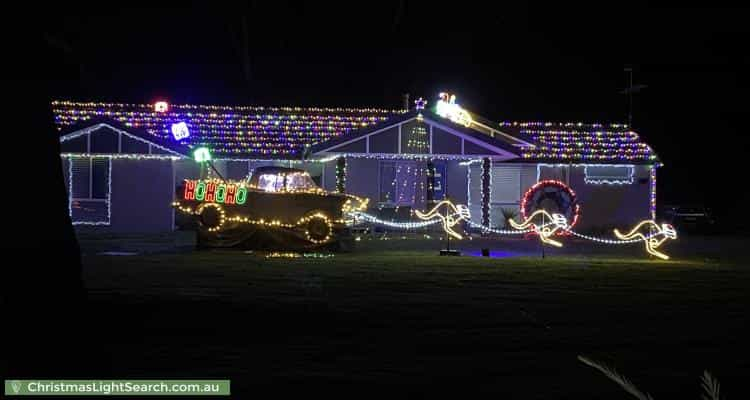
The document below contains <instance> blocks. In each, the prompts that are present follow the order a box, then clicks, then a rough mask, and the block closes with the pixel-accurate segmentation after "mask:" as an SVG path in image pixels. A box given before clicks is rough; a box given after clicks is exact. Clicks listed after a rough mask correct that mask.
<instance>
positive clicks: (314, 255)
mask: <svg viewBox="0 0 750 400" xmlns="http://www.w3.org/2000/svg"><path fill="white" fill-rule="evenodd" d="M333 257H334V254H332V253H295V252H290V251H287V252H281V251H274V252H271V253H268V254H266V258H333Z"/></svg>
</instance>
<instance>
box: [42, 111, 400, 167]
mask: <svg viewBox="0 0 750 400" xmlns="http://www.w3.org/2000/svg"><path fill="white" fill-rule="evenodd" d="M159 104H160V103H156V104H154V105H151V104H129V103H93V102H72V101H53V102H52V109H53V112H54V116H55V124H56V126H57V128H58V129H59V130H62V129H64V128H66V127H68V126H71V125H74V124H77V123H80V122H83V121H87V120H91V119H98V118H109V119H112V120H115V121H118V122H120V123H121V124H123V125H125V126H126V127H133V128H139V129H142V130H145V131H146V132H147V133H148V134H150V135H154V136H156V137H158V138H161V139H169V140H172V139H173V138H174V136H173V131H172V125H173V124H176V123H179V122H184V123H185V125H186V127H187V126H189V127H190V131H189V135H190V136H189V137H187V138H184V139H180V140H184V141H185V143H184V144H186V145H192V146H201V145H203V146H208V147H210V148H211V150H212V153H213V154H214V157H215V158H232V157H247V156H250V157H260V158H272V157H278V158H296V157H297V156H298V155H299V154H301V151H302V149H304V147H305V145H308V144H315V143H318V142H322V141H325V140H328V139H330V138H333V137H337V136H340V135H343V134H345V133H347V132H350V131H353V130H356V129H360V128H363V127H366V126H370V125H373V124H377V123H380V122H383V121H385V120H387V119H388V118H390V117H391V116H395V115H400V114H403V113H404V112H405V111H403V110H388V109H382V108H320V107H309V108H301V107H251V106H211V105H192V104H171V105H167V104H166V102H164V104H163V105H159Z"/></svg>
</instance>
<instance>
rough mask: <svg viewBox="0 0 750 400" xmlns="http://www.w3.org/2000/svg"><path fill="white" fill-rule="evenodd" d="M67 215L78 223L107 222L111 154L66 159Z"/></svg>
mask: <svg viewBox="0 0 750 400" xmlns="http://www.w3.org/2000/svg"><path fill="white" fill-rule="evenodd" d="M68 167H69V169H68V176H69V177H68V179H69V181H68V185H69V187H68V191H69V193H68V196H69V202H70V203H69V208H70V217H71V219H72V220H73V224H77V225H109V223H110V221H109V220H110V195H111V193H110V180H111V173H112V160H111V159H110V158H71V159H69V160H68Z"/></svg>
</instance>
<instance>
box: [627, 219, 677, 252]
mask: <svg viewBox="0 0 750 400" xmlns="http://www.w3.org/2000/svg"><path fill="white" fill-rule="evenodd" d="M614 232H615V236H617V238H618V239H621V240H629V239H633V238H636V237H637V238H639V239H640V240H641V241H643V243H645V245H646V251H647V252H648V253H649V254H651V255H653V256H656V257H659V258H661V259H662V260H669V256H668V255H666V254H664V253H662V252H660V251H658V250H657V249H658V248H659V246H661V245H662V244H663V243H664V242H666V241H667V240H669V239H672V240H674V239H677V231H676V230H675V229H674V227H673V226H672V225H670V224H661V225H659V224H657V223H656V222H655V221H654V220H644V221H641V222H640V223H638V225H636V226H635V227H634V228H633V229H631V230H630V232H628V233H625V234H622V233H620V231H618V230H617V228H615V230H614ZM644 232H646V233H644Z"/></svg>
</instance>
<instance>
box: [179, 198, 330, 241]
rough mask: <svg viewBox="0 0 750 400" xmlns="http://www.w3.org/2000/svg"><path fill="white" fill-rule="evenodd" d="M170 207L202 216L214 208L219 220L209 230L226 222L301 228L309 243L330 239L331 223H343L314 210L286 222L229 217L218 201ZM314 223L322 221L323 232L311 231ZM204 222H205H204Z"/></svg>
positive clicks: (220, 226)
mask: <svg viewBox="0 0 750 400" xmlns="http://www.w3.org/2000/svg"><path fill="white" fill-rule="evenodd" d="M172 207H174V208H175V209H177V210H179V211H180V212H182V213H185V214H188V215H195V216H198V217H201V218H202V213H203V211H204V210H205V209H206V208H208V207H211V208H214V209H216V210H217V212H218V213H219V221H218V224H217V225H215V226H207V225H206V227H207V229H208V231H209V232H217V231H219V230H221V229H222V228H223V227H224V226H225V225H226V224H227V223H228V222H232V223H235V224H250V225H258V226H263V227H267V228H288V229H301V231H302V234H303V235H304V237H305V239H306V240H307V241H309V242H311V243H314V244H324V243H328V242H329V241H331V239H332V238H333V224H334V223H343V220H337V221H334V220H332V219H331V218H329V217H328V216H327V215H326V214H324V213H322V212H316V213H313V214H310V215H307V216H304V217H302V218H300V219H298V220H297V221H296V222H293V223H288V222H282V221H281V220H278V219H274V220H270V221H266V220H265V219H264V218H261V219H253V218H249V217H245V216H241V215H235V216H231V217H227V216H226V212H225V211H224V208H223V207H221V205H220V204H218V203H200V205H198V207H197V208H196V209H195V210H193V209H192V208H190V207H186V206H183V205H181V204H180V203H179V202H174V203H172ZM316 223H322V224H323V225H322V226H321V227H322V228H323V230H324V232H322V233H321V232H313V231H312V230H311V228H313V227H314V225H315V224H316ZM204 224H205V222H204Z"/></svg>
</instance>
